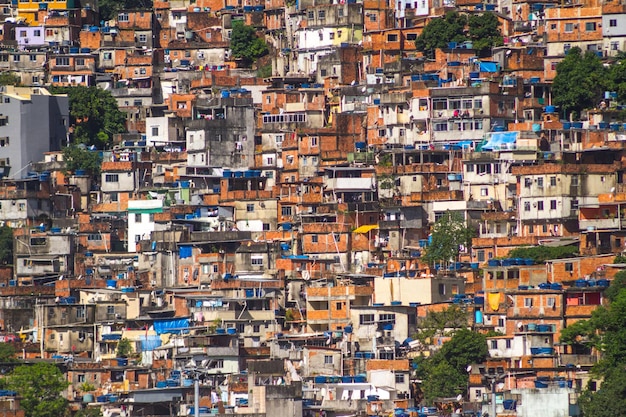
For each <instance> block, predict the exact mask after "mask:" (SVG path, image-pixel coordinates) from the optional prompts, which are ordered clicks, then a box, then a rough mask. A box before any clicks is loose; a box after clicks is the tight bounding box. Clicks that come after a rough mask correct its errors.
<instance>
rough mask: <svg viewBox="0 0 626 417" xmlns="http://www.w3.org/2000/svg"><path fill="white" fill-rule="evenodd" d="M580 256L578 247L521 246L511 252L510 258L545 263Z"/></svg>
mask: <svg viewBox="0 0 626 417" xmlns="http://www.w3.org/2000/svg"><path fill="white" fill-rule="evenodd" d="M575 256H578V246H576V245H568V246H520V247H517V248H515V249H513V250H511V252H509V255H508V257H509V258H524V259H532V260H534V261H535V262H536V263H544V262H545V261H547V260H548V259H564V258H573V257H575Z"/></svg>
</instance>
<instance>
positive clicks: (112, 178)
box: [104, 174, 120, 182]
mask: <svg viewBox="0 0 626 417" xmlns="http://www.w3.org/2000/svg"><path fill="white" fill-rule="evenodd" d="M119 181H120V176H119V175H118V174H106V175H105V176H104V182H119Z"/></svg>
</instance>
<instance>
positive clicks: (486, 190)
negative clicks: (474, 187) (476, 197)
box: [480, 188, 489, 197]
mask: <svg viewBox="0 0 626 417" xmlns="http://www.w3.org/2000/svg"><path fill="white" fill-rule="evenodd" d="M488 195H489V188H481V189H480V196H481V197H487V196H488Z"/></svg>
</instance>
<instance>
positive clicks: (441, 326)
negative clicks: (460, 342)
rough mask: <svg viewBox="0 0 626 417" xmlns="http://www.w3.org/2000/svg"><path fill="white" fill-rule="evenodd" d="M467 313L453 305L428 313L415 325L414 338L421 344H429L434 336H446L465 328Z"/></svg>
mask: <svg viewBox="0 0 626 417" xmlns="http://www.w3.org/2000/svg"><path fill="white" fill-rule="evenodd" d="M467 323H468V313H467V311H466V310H464V309H462V308H461V306H459V305H456V304H453V305H451V306H450V307H448V308H446V309H445V310H442V311H428V313H426V317H424V318H423V319H422V320H420V321H419V323H418V324H417V328H418V333H417V334H416V335H415V338H416V339H417V340H419V341H421V342H422V343H429V342H430V341H431V340H432V338H433V337H435V336H447V335H448V332H451V333H454V332H455V331H456V330H458V329H462V328H465V327H467Z"/></svg>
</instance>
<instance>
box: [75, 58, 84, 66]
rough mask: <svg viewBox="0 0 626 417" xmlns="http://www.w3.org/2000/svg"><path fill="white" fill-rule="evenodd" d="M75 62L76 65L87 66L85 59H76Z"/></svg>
mask: <svg viewBox="0 0 626 417" xmlns="http://www.w3.org/2000/svg"><path fill="white" fill-rule="evenodd" d="M74 62H75V63H76V65H85V58H76V59H75V60H74Z"/></svg>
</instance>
